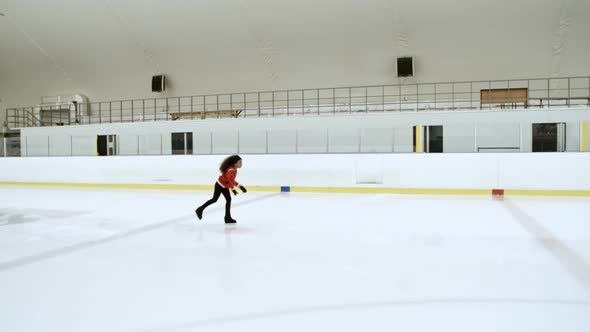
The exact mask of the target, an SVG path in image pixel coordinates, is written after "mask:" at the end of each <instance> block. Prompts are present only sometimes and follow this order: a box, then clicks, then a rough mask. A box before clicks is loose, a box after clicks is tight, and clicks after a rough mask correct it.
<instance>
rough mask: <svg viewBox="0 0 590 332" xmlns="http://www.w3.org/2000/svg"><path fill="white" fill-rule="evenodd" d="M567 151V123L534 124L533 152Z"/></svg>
mask: <svg viewBox="0 0 590 332" xmlns="http://www.w3.org/2000/svg"><path fill="white" fill-rule="evenodd" d="M563 151H565V123H533V152H563Z"/></svg>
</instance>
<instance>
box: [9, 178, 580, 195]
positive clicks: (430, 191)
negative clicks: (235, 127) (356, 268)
mask: <svg viewBox="0 0 590 332" xmlns="http://www.w3.org/2000/svg"><path fill="white" fill-rule="evenodd" d="M0 186H20V187H52V188H59V187H62V188H64V187H65V188H97V189H144V190H206V191H211V190H213V186H212V185H192V184H166V183H163V184H144V183H73V182H10V181H5V182H2V181H0ZM289 189H290V191H291V192H299V193H342V194H405V195H483V196H485V195H492V190H491V189H454V188H366V187H365V188H358V187H290V188H289ZM248 190H249V191H266V192H280V191H281V187H280V186H248ZM504 195H505V196H590V190H542V189H538V190H537V189H506V190H505V191H504Z"/></svg>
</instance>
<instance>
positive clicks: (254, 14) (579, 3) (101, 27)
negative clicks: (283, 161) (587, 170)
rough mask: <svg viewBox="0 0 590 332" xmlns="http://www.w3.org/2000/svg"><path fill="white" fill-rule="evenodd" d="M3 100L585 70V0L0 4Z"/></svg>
mask: <svg viewBox="0 0 590 332" xmlns="http://www.w3.org/2000/svg"><path fill="white" fill-rule="evenodd" d="M0 13H3V14H4V16H0V98H3V99H6V100H10V101H11V102H14V103H22V102H25V101H27V102H28V101H29V100H32V98H37V99H38V97H39V96H41V95H50V94H60V93H85V94H87V95H89V96H90V97H91V99H93V100H97V99H117V98H136V97H137V98H138V97H149V96H151V95H152V94H151V92H150V91H149V79H150V77H151V75H153V74H157V73H164V74H166V75H168V77H169V79H170V84H171V86H170V91H168V95H190V94H201V93H215V92H228V91H250V90H268V89H284V88H302V87H318V86H320V87H321V86H345V85H360V84H379V83H396V82H397V81H396V79H395V76H394V67H393V59H394V57H395V56H399V55H414V56H416V59H417V73H418V76H417V78H416V80H417V81H422V82H425V81H452V80H480V79H494V78H514V77H548V76H559V75H568V76H571V75H588V74H590V69H589V68H590V65H588V59H589V58H590V57H589V56H590V38H588V35H589V32H590V1H588V0H560V1H556V0H496V1H489V0H488V1H485V0H362V1H361V0H297V1H293V0H95V1H92V0H51V1H47V0H0Z"/></svg>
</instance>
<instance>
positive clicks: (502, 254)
mask: <svg viewBox="0 0 590 332" xmlns="http://www.w3.org/2000/svg"><path fill="white" fill-rule="evenodd" d="M209 195H210V193H208V192H175V191H124V190H119V191H108V190H89V189H86V190H83V189H33V188H11V187H2V188H0V331H3V332H22V331H59V332H68V331H75V332H89V331H101V332H105V331H109V332H114V331H142V332H143V331H146V332H147V331H161V332H174V331H231V332H236V331H257V332H260V331H424V332H427V331H428V332H433V331H453V332H456V331H519V332H521V331H535V332H539V331H584V332H587V331H590V265H589V260H590V199H589V198H526V197H522V198H521V197H518V198H507V199H505V200H504V201H497V200H493V199H492V198H490V197H460V196H400V195H352V194H298V193H286V194H280V193H250V192H249V193H247V194H244V195H241V196H238V197H236V198H235V199H234V207H233V217H234V218H235V219H237V220H238V224H237V225H231V226H226V225H224V224H223V212H222V211H223V198H221V199H220V201H219V202H218V203H217V204H216V205H213V206H211V207H210V208H209V210H207V211H206V212H205V216H204V219H203V220H202V221H198V220H197V219H196V217H195V215H194V212H193V210H194V208H195V207H196V206H197V205H198V204H200V203H202V202H204V201H205V200H206V199H208V198H209Z"/></svg>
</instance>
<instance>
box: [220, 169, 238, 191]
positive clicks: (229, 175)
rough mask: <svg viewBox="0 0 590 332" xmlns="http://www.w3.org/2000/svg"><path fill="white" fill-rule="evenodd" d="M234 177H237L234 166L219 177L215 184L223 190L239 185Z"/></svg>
mask: <svg viewBox="0 0 590 332" xmlns="http://www.w3.org/2000/svg"><path fill="white" fill-rule="evenodd" d="M236 175H238V170H237V169H236V168H235V167H234V166H230V167H229V168H228V169H227V170H226V171H225V172H223V174H221V175H220V176H219V178H218V179H217V182H218V183H219V184H220V185H221V186H222V187H224V188H227V189H230V188H232V187H235V186H237V185H239V183H237V182H236Z"/></svg>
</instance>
